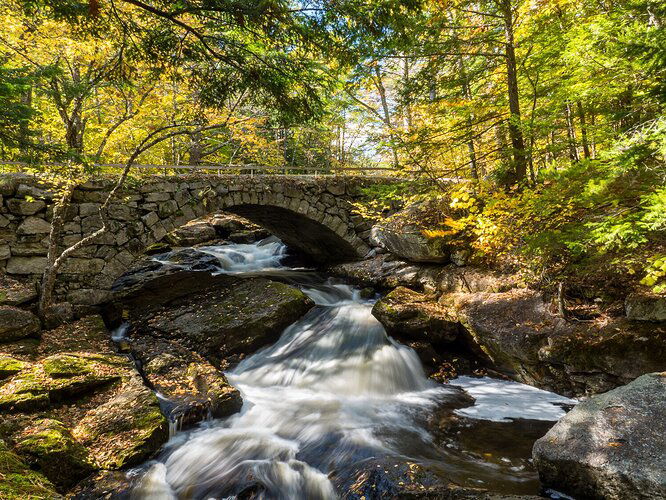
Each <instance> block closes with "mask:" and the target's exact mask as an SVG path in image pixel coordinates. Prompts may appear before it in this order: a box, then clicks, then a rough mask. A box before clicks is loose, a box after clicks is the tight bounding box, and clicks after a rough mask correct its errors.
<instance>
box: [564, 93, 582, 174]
mask: <svg viewBox="0 0 666 500" xmlns="http://www.w3.org/2000/svg"><path fill="white" fill-rule="evenodd" d="M565 112H566V117H567V139H568V143H569V158H571V161H572V162H574V163H575V162H577V161H580V158H579V157H578V145H577V144H576V129H575V128H574V122H573V116H572V113H571V103H569V101H567V104H566V106H565Z"/></svg>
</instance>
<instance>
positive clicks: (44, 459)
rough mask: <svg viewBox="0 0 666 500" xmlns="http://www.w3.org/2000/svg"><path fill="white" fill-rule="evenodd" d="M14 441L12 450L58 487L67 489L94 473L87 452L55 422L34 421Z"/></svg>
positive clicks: (63, 427)
mask: <svg viewBox="0 0 666 500" xmlns="http://www.w3.org/2000/svg"><path fill="white" fill-rule="evenodd" d="M16 441H17V444H16V450H17V451H18V452H19V453H20V454H21V455H22V456H24V457H26V461H27V462H28V463H29V464H31V465H34V466H36V467H37V468H39V470H41V471H42V472H43V473H44V475H46V476H47V477H48V478H49V479H50V480H51V481H52V482H53V483H55V484H56V485H57V486H59V487H62V488H69V487H71V486H72V485H74V484H75V483H76V482H77V481H79V480H81V479H83V478H84V477H86V476H87V475H88V474H90V473H91V472H92V471H93V470H94V469H93V466H92V464H91V463H90V460H89V457H88V451H87V450H86V449H85V448H84V447H83V446H82V445H81V444H80V443H78V442H77V441H76V440H74V438H73V437H72V434H71V432H70V431H69V429H67V428H66V427H65V426H64V425H63V424H62V423H61V422H59V421H57V420H52V419H48V418H47V419H40V420H37V421H36V422H34V423H33V424H32V425H29V426H27V427H26V428H25V429H23V431H22V432H21V433H20V435H19V436H18V438H17V439H16Z"/></svg>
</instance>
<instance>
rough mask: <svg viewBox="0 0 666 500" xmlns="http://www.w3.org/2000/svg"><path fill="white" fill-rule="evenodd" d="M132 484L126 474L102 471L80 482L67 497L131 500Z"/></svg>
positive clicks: (97, 499) (72, 498)
mask: <svg viewBox="0 0 666 500" xmlns="http://www.w3.org/2000/svg"><path fill="white" fill-rule="evenodd" d="M132 487H133V482H132V480H131V478H130V477H128V475H127V473H125V472H120V471H111V470H103V471H99V472H97V473H96V474H94V475H92V476H90V477H88V478H86V479H85V480H83V481H82V482H80V483H79V484H78V485H77V486H76V488H74V489H73V490H72V491H71V492H70V493H69V495H68V498H70V499H71V500H90V499H91V498H94V499H96V500H102V499H103V500H120V499H129V498H131V496H130V494H131V491H132Z"/></svg>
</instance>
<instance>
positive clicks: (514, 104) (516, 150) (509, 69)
mask: <svg viewBox="0 0 666 500" xmlns="http://www.w3.org/2000/svg"><path fill="white" fill-rule="evenodd" d="M499 5H500V10H501V11H502V18H503V20H504V40H505V42H506V54H505V56H506V74H507V91H508V96H509V112H510V118H509V137H510V138H511V147H512V149H513V151H512V154H513V177H514V179H513V181H514V182H521V181H522V180H524V179H525V178H526V176H527V159H526V156H525V140H524V139H523V131H522V127H521V118H520V101H519V93H518V91H519V90H518V69H517V64H516V51H515V43H514V36H513V13H512V11H511V0H499Z"/></svg>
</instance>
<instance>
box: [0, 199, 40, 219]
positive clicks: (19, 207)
mask: <svg viewBox="0 0 666 500" xmlns="http://www.w3.org/2000/svg"><path fill="white" fill-rule="evenodd" d="M7 208H9V211H10V212H11V213H13V214H16V215H35V214H36V213H37V212H39V211H41V210H43V209H44V208H46V203H44V202H43V201H42V200H34V201H28V200H22V199H19V198H12V199H10V200H7Z"/></svg>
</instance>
